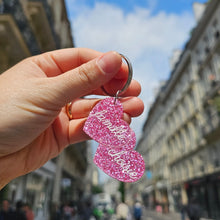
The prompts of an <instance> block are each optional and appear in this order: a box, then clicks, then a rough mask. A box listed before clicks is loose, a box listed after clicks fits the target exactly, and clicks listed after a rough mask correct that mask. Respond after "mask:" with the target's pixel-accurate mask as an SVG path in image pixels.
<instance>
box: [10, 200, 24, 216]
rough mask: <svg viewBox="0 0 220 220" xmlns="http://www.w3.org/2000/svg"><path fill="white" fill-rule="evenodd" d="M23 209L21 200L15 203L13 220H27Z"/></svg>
mask: <svg viewBox="0 0 220 220" xmlns="http://www.w3.org/2000/svg"><path fill="white" fill-rule="evenodd" d="M23 208H24V203H23V202H22V201H21V200H19V201H18V202H17V203H16V210H15V212H14V213H13V216H14V218H13V219H14V220H27V218H26V215H25V212H24V210H23Z"/></svg>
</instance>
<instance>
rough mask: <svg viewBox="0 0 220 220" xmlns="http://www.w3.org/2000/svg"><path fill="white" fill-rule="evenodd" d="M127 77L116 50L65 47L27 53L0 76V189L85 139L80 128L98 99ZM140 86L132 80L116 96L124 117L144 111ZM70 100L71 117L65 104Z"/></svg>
mask: <svg viewBox="0 0 220 220" xmlns="http://www.w3.org/2000/svg"><path fill="white" fill-rule="evenodd" d="M127 77H128V72H127V66H126V64H124V63H123V62H122V58H121V56H120V55H119V54H118V53H116V52H108V53H105V54H103V53H100V52H97V51H94V50H91V49H86V48H70V49H62V50H57V51H53V52H48V53H44V54H41V55H38V56H34V57H30V58H27V59H25V60H23V61H22V62H20V63H18V64H17V65H15V66H14V67H12V68H11V69H9V70H7V71H6V72H5V73H3V74H2V75H1V76H0V106H1V107H0V118H1V123H0V167H1V169H0V189H1V188H2V187H3V186H5V185H6V184H7V183H8V182H10V181H11V180H12V179H14V178H16V177H18V176H21V175H24V174H27V173H29V172H31V171H33V170H35V169H37V168H39V167H41V166H42V165H43V164H45V163H46V162H47V161H48V160H50V159H51V158H53V157H56V156H57V155H58V154H59V153H60V152H61V151H62V150H63V149H64V148H65V147H66V146H68V145H69V144H73V143H77V142H80V141H85V140H88V139H89V137H88V136H87V135H86V134H85V133H84V132H83V130H82V128H83V125H84V123H85V120H86V118H87V117H88V115H89V113H90V111H91V109H92V108H93V107H94V106H95V104H97V103H98V102H99V100H100V99H96V98H93V99H91V98H90V99H89V98H88V99H87V98H84V99H82V98H80V97H83V96H85V95H86V97H88V95H104V93H103V91H102V89H101V88H100V87H101V86H102V85H104V87H105V89H106V90H107V91H108V92H109V93H111V94H115V93H116V92H117V91H118V90H119V89H121V88H122V87H123V85H124V83H125V82H126V80H127ZM140 92H141V87H140V84H139V83H138V82H137V81H135V80H132V82H131V84H130V86H129V88H128V89H127V90H126V91H125V92H124V94H122V96H124V97H126V98H121V99H120V100H121V102H122V104H123V108H124V120H126V121H127V122H128V123H129V122H130V120H131V117H136V116H139V115H140V114H141V113H142V112H143V109H144V105H143V102H142V101H141V100H140V99H139V98H138V97H137V96H138V95H139V94H140ZM69 102H72V103H73V104H72V106H71V112H72V115H73V119H72V120H69V118H68V116H67V114H66V109H65V106H66V104H67V103H69Z"/></svg>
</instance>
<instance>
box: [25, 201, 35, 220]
mask: <svg viewBox="0 0 220 220" xmlns="http://www.w3.org/2000/svg"><path fill="white" fill-rule="evenodd" d="M23 210H24V212H25V215H26V218H27V220H34V212H33V211H32V209H31V207H30V205H29V204H28V203H25V204H24V206H23Z"/></svg>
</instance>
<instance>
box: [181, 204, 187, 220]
mask: <svg viewBox="0 0 220 220" xmlns="http://www.w3.org/2000/svg"><path fill="white" fill-rule="evenodd" d="M186 211H187V207H186V205H185V204H183V203H182V202H181V203H180V214H181V220H185V219H186Z"/></svg>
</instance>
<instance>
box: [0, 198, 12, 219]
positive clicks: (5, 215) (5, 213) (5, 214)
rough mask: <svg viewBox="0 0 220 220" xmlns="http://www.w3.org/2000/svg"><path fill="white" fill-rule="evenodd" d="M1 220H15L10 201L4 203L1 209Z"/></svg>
mask: <svg viewBox="0 0 220 220" xmlns="http://www.w3.org/2000/svg"><path fill="white" fill-rule="evenodd" d="M0 220H14V217H13V211H12V209H11V207H10V203H9V201H8V200H3V201H2V207H1V209H0Z"/></svg>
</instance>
